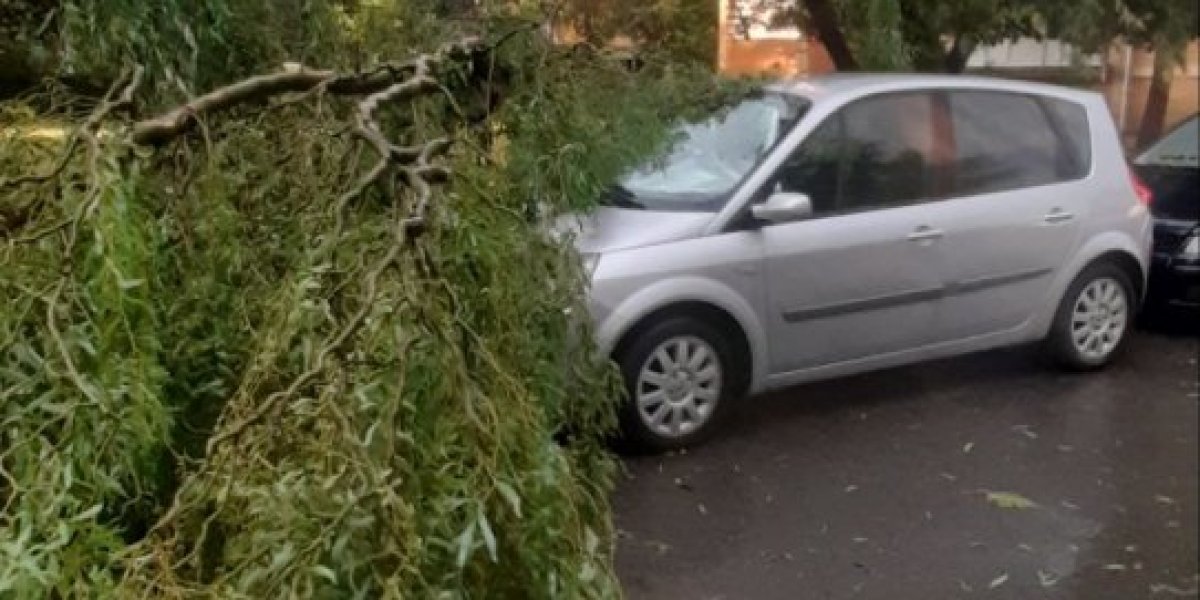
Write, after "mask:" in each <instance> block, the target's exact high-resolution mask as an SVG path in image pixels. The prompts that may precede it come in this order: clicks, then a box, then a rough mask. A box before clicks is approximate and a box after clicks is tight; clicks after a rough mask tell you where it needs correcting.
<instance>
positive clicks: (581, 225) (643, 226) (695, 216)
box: [554, 206, 715, 254]
mask: <svg viewBox="0 0 1200 600" xmlns="http://www.w3.org/2000/svg"><path fill="white" fill-rule="evenodd" d="M714 216H715V215H714V214H713V213H707V212H676V211H654V210H641V209H630V208H615V207H611V206H602V207H600V208H597V209H596V210H595V211H592V212H591V213H588V214H575V215H565V216H563V217H562V218H560V219H559V220H558V222H557V223H555V227H554V232H555V234H556V235H558V236H560V237H567V236H569V237H571V238H572V239H573V240H574V242H575V248H576V249H578V250H579V251H580V252H582V253H584V254H591V253H603V252H613V251H616V250H627V249H630V248H641V247H644V246H653V245H655V244H663V243H666V242H672V241H675V240H681V239H685V238H689V237H695V236H697V235H700V234H701V233H702V232H703V231H704V228H705V226H707V225H708V224H709V223H710V222H712V220H713V217H714Z"/></svg>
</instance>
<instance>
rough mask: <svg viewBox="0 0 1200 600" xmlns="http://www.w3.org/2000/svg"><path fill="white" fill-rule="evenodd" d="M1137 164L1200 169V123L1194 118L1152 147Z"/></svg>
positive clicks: (1139, 158)
mask: <svg viewBox="0 0 1200 600" xmlns="http://www.w3.org/2000/svg"><path fill="white" fill-rule="evenodd" d="M1137 164H1139V165H1145V166H1152V167H1191V168H1193V169H1195V168H1200V121H1198V120H1197V117H1192V118H1191V119H1188V120H1187V121H1186V122H1184V123H1183V124H1182V125H1180V126H1178V127H1176V128H1175V129H1174V130H1172V131H1171V133H1168V134H1167V135H1166V137H1164V138H1162V139H1161V140H1159V141H1158V142H1156V143H1155V144H1154V145H1153V146H1150V148H1149V149H1148V150H1146V151H1145V152H1143V153H1142V155H1141V156H1139V157H1138V159H1137Z"/></svg>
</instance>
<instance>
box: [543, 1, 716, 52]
mask: <svg viewBox="0 0 1200 600" xmlns="http://www.w3.org/2000/svg"><path fill="white" fill-rule="evenodd" d="M717 8H718V7H717V4H716V3H715V2H696V1H694V0H566V1H565V2H564V3H563V4H562V7H561V9H560V12H559V13H558V15H557V18H556V22H557V24H558V26H559V27H561V28H565V29H566V30H568V31H570V32H571V33H574V34H577V35H579V36H581V37H582V38H583V39H584V40H586V41H587V42H589V43H591V44H592V45H594V46H596V47H604V46H607V45H609V44H611V43H612V42H613V41H614V40H616V39H618V38H620V37H624V38H627V39H628V40H629V41H630V42H632V43H633V45H634V46H635V47H636V48H638V49H639V50H640V51H643V52H662V53H665V54H667V55H669V56H671V57H673V58H675V59H677V60H685V61H691V62H697V63H701V64H709V65H711V64H715V62H716V54H717V35H718V32H717V18H718V14H717Z"/></svg>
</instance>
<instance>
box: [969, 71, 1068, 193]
mask: <svg viewBox="0 0 1200 600" xmlns="http://www.w3.org/2000/svg"><path fill="white" fill-rule="evenodd" d="M947 96H948V98H949V106H950V112H951V118H952V121H953V124H954V138H955V154H956V160H955V164H954V167H953V168H952V169H950V170H949V173H947V176H948V177H949V178H950V181H949V182H948V186H949V188H950V195H953V196H971V195H976V194H987V193H994V192H1003V191H1007V190H1014V189H1020V188H1025V187H1033V186H1039V185H1046V184H1050V183H1057V182H1060V181H1069V180H1072V179H1079V178H1081V177H1083V176H1084V175H1086V174H1087V171H1088V169H1089V164H1088V163H1089V161H1090V151H1089V148H1090V146H1091V142H1090V139H1089V137H1088V127H1087V115H1086V112H1085V111H1084V109H1083V107H1081V106H1079V105H1077V104H1074V103H1071V102H1066V101H1061V100H1053V99H1048V98H1039V97H1035V96H1030V95H1025V94H1015V93H1005V92H990V91H961V92H949V93H948V94H947Z"/></svg>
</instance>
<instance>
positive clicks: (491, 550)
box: [476, 510, 499, 562]
mask: <svg viewBox="0 0 1200 600" xmlns="http://www.w3.org/2000/svg"><path fill="white" fill-rule="evenodd" d="M476 520H477V521H478V522H479V531H480V532H481V533H482V534H483V545H484V546H486V547H487V551H488V556H490V557H491V559H492V562H497V561H498V560H499V557H498V556H497V555H496V534H495V533H493V532H492V526H491V524H489V523H488V518H487V515H486V514H484V513H483V511H482V510H481V511H479V515H478V517H476Z"/></svg>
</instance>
